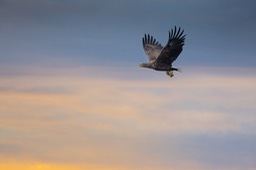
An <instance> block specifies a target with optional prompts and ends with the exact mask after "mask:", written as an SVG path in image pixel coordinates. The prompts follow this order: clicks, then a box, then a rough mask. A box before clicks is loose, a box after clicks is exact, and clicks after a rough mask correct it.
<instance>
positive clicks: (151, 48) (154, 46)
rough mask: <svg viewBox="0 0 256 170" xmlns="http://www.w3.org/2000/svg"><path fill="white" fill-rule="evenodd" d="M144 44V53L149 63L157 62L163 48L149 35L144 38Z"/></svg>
mask: <svg viewBox="0 0 256 170" xmlns="http://www.w3.org/2000/svg"><path fill="white" fill-rule="evenodd" d="M142 44H143V48H144V51H145V53H146V54H147V56H148V60H149V62H153V61H155V60H156V59H157V58H158V56H159V54H160V53H161V51H162V49H163V46H162V45H161V44H160V43H159V42H158V41H156V39H155V38H154V37H153V36H151V35H149V34H147V35H146V34H145V36H144V37H143V38H142Z"/></svg>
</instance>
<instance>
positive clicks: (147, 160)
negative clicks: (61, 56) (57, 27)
mask: <svg viewBox="0 0 256 170" xmlns="http://www.w3.org/2000/svg"><path fill="white" fill-rule="evenodd" d="M33 70H34V71H33ZM102 70H104V71H102ZM232 71H233V70H232V69H231V70H229V72H230V73H228V70H227V71H226V72H225V74H220V73H218V72H216V71H215V69H213V71H212V72H211V71H209V70H208V71H207V72H208V73H206V72H203V73H200V74H197V73H196V71H195V70H193V69H192V70H190V72H184V73H182V74H179V75H178V73H177V75H175V77H174V78H172V79H169V78H168V77H166V76H165V75H163V74H161V73H159V72H157V73H154V72H149V71H148V72H146V73H147V74H150V76H151V77H149V78H148V77H144V76H145V74H144V72H143V71H141V72H137V71H135V70H132V69H129V68H122V69H121V68H112V69H110V68H109V69H108V68H107V67H106V68H85V69H80V68H76V69H64V68H63V69H59V70H58V69H47V70H40V68H37V69H34V68H27V71H26V69H23V71H21V72H22V74H20V73H21V72H19V74H18V75H17V76H15V74H14V73H12V76H9V75H8V74H3V75H1V76H0V80H1V82H3V83H2V84H1V87H2V88H1V89H2V90H1V91H0V112H1V114H0V136H1V139H2V140H1V141H0V149H1V152H0V153H1V157H2V158H3V160H9V161H11V162H12V161H13V160H24V162H38V161H39V162H46V163H53V164H63V163H68V164H70V165H73V164H77V165H85V166H86V165H88V166H95V165H100V166H101V167H110V168H111V167H113V168H115V167H121V168H122V169H125V168H127V169H142V168H144V169H146V170H147V169H148V170H149V169H155V168H157V167H158V168H160V169H163V170H164V169H170V168H173V169H188V167H194V169H216V167H217V168H222V167H225V168H226V167H227V169H228V168H229V167H230V162H233V163H234V162H235V163H234V167H235V165H236V166H237V167H243V168H244V169H246V168H247V169H248V168H250V167H253V166H254V164H253V163H252V162H253V161H254V160H253V159H252V157H255V155H254V153H255V152H254V149H253V148H251V147H253V143H251V142H250V141H254V140H255V137H254V136H255V123H256V115H255V110H256V108H255V105H254V102H253V101H255V96H256V95H255V93H254V92H255V87H256V86H255V85H256V78H255V76H254V75H253V74H251V75H248V74H242V73H241V72H240V74H241V75H235V76H234V75H233V72H232ZM117 72H118V74H117ZM134 72H135V73H136V74H135V73H134ZM5 73H8V71H5ZM114 73H115V74H114ZM130 74H133V75H134V78H132V76H130ZM126 77H130V78H129V79H128V78H126ZM6 89H7V90H6ZM49 89H50V90H49ZM55 90H56V92H55ZM215 141H216V142H215ZM249 148H251V149H249ZM231 151H232V152H231ZM234 152H237V153H238V154H231V153H234ZM211 153H214V154H211ZM219 155H225V158H224V156H223V157H221V158H223V160H221V159H217V157H219ZM236 155H243V156H244V157H246V158H247V159H243V160H241V161H242V162H239V161H237V160H238V157H237V156H236ZM232 168H233V167H232ZM117 169H118V168H117Z"/></svg>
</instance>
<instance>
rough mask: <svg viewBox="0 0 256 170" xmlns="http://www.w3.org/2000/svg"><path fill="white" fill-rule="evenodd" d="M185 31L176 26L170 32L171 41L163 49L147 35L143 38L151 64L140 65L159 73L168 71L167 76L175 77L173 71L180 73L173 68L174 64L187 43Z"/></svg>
mask: <svg viewBox="0 0 256 170" xmlns="http://www.w3.org/2000/svg"><path fill="white" fill-rule="evenodd" d="M183 32H184V30H181V28H180V27H179V28H178V29H177V28H176V26H175V27H174V29H172V30H171V31H169V40H168V42H167V44H166V45H165V47H163V46H162V45H161V44H160V43H159V42H158V41H156V39H155V38H154V37H153V36H151V35H149V34H145V35H144V37H143V38H142V44H143V48H144V51H145V53H146V54H147V55H148V59H149V62H148V63H142V64H140V66H141V67H146V68H151V69H154V70H158V71H166V74H167V75H168V76H170V77H173V71H180V70H179V69H178V68H174V67H172V63H173V62H174V61H175V60H176V59H177V57H178V56H179V54H180V53H181V51H182V47H183V45H184V42H185V36H186V35H184V34H183Z"/></svg>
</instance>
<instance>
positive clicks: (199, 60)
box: [0, 0, 256, 67]
mask: <svg viewBox="0 0 256 170" xmlns="http://www.w3.org/2000/svg"><path fill="white" fill-rule="evenodd" d="M254 5H255V2H254V1H252V0H246V1H241V0H234V1H232V2H231V1H193V0H183V1H165V0H161V1H155V0H150V1H114V0H112V1H99V0H96V1H78V0H76V1H58V0H46V1H42V0H37V1H32V0H25V1H22V2H21V1H17V0H8V1H4V0H2V1H1V7H0V9H1V16H0V17H1V27H0V29H1V40H0V43H1V64H13V63H25V64H26V63H33V64H40V63H41V64H42V63H44V64H46V65H47V64H49V62H48V61H50V63H65V62H67V63H75V64H77V63H81V64H82V65H86V64H87V65H88V64H89V65H91V64H97V65H111V64H112V63H115V62H118V63H119V64H121V65H126V64H127V63H129V64H131V65H136V64H137V63H139V62H141V61H143V60H144V59H145V56H144V53H143V50H142V45H141V38H142V36H143V35H144V33H150V34H152V35H154V36H155V37H156V38H157V39H158V40H159V41H160V42H161V43H162V44H163V45H165V43H166V41H167V38H168V31H169V29H171V28H172V27H173V26H174V25H177V26H181V27H182V28H184V29H185V33H186V34H187V39H186V45H185V47H184V52H183V53H182V57H180V59H179V60H177V62H179V63H180V64H182V65H189V66H190V65H200V66H205V65H207V66H211V65H214V66H220V65H221V66H241V67H247V66H250V67H254V65H255V63H256V61H255V57H254V54H255V48H254V45H255V39H256V36H255V34H254V30H255V28H256V23H255V16H256V12H255V10H254V9H253V6H254Z"/></svg>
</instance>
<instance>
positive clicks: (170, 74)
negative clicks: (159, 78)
mask: <svg viewBox="0 0 256 170" xmlns="http://www.w3.org/2000/svg"><path fill="white" fill-rule="evenodd" d="M166 74H167V75H168V76H170V77H173V76H174V74H173V71H167V72H166Z"/></svg>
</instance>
